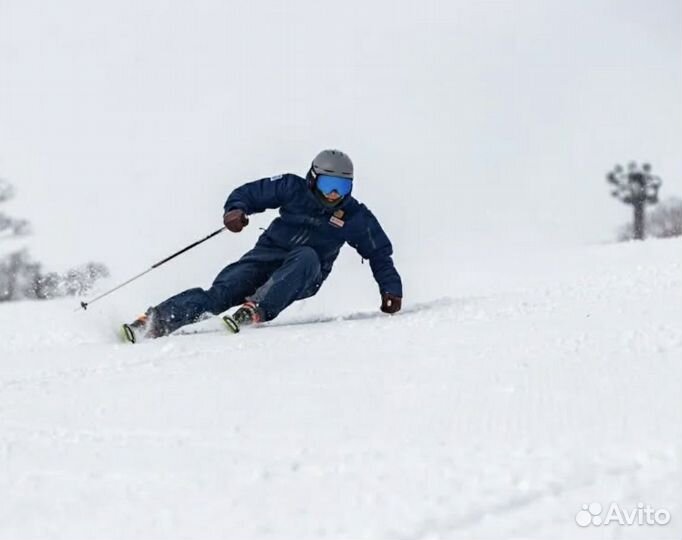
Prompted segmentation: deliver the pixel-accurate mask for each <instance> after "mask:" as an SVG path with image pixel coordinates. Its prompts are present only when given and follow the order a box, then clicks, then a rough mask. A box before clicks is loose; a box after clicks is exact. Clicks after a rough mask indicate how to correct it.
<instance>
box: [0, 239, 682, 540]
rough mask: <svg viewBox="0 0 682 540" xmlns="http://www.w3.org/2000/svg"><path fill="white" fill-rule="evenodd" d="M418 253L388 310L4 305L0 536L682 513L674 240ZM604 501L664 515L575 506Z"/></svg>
mask: <svg viewBox="0 0 682 540" xmlns="http://www.w3.org/2000/svg"><path fill="white" fill-rule="evenodd" d="M439 258H440V259H442V258H443V257H439ZM411 269H415V272H417V271H418V272H420V274H419V275H420V277H424V278H428V279H429V280H431V281H432V282H433V286H432V287H430V286H429V285H428V284H427V285H421V286H420V287H413V288H412V295H411V296H410V293H411V290H410V288H407V289H406V291H407V294H408V297H407V305H406V309H405V311H404V313H402V314H401V315H399V316H395V317H387V316H381V315H377V314H376V312H375V311H373V310H371V309H370V307H373V305H372V304H366V303H365V304H363V303H362V302H360V301H358V302H356V301H355V298H353V295H352V294H350V295H348V296H344V298H342V299H340V300H339V302H337V303H335V304H333V305H334V307H333V308H332V307H331V305H329V303H328V298H330V296H329V291H326V292H325V293H326V294H327V296H323V297H322V298H321V299H312V300H308V301H306V302H305V303H301V304H300V305H297V306H294V307H293V308H292V309H291V310H290V312H288V313H286V314H285V315H283V316H282V317H281V319H280V320H278V321H277V322H275V323H273V324H272V325H271V327H267V328H260V329H252V330H249V331H244V332H243V333H241V334H240V335H238V336H230V335H227V334H225V333H223V332H222V330H221V328H220V326H219V325H218V323H217V322H216V320H211V321H207V322H205V323H202V324H201V325H198V326H197V327H196V328H195V329H194V330H196V333H194V334H189V335H180V336H172V337H169V338H163V339H160V340H157V341H154V342H148V343H143V344H140V345H138V346H128V345H123V344H120V343H118V342H117V341H116V337H115V335H114V321H115V320H117V319H118V318H129V317H130V315H132V314H134V310H137V309H139V308H140V307H144V306H145V305H146V304H145V302H147V303H148V302H149V301H150V300H151V299H147V298H141V297H138V298H137V299H136V303H139V302H142V305H141V306H140V305H137V306H135V307H134V308H132V310H133V311H132V312H131V303H130V302H129V303H128V304H127V305H126V308H125V309H127V312H126V313H125V314H124V313H123V312H124V311H125V309H124V308H123V306H121V305H120V304H118V303H117V302H120V301H121V300H120V297H119V298H118V299H114V298H112V299H111V300H110V301H109V300H107V301H102V302H101V303H100V304H98V305H97V306H93V307H92V308H91V310H90V311H88V312H87V313H82V312H81V313H73V311H72V308H73V307H74V306H75V304H76V303H75V302H74V301H64V302H51V303H31V302H26V303H19V304H13V305H8V304H5V305H0V328H2V329H3V339H2V342H1V343H0V538H1V539H18V538H28V539H43V538H65V539H67V538H68V539H80V538H82V539H86V538H126V539H129V538H140V539H143V538H144V539H150V538H164V539H171V538H240V539H251V538H253V539H255V538H258V539H260V538H262V539H269V538H277V539H294V538H296V539H312V538H316V539H321V538H332V539H350V538H353V539H365V538H367V539H369V538H373V539H374V538H386V539H388V538H391V539H404V540H420V539H424V540H425V539H435V538H462V539H478V538H572V539H575V538H578V539H580V538H586V539H588V538H647V539H656V538H659V539H663V538H679V537H680V535H682V472H681V470H680V460H681V458H682V425H681V423H680V411H681V410H682V397H681V395H682V394H681V392H680V382H681V380H682V324H680V323H681V322H682V302H681V301H680V300H682V242H680V241H679V240H669V241H650V242H645V243H640V244H630V245H600V246H589V247H582V248H570V249H568V248H567V249H558V248H557V249H554V250H550V251H544V252H536V253H525V254H523V256H519V255H518V254H517V256H516V258H510V257H509V253H502V252H495V253H479V254H478V255H477V256H475V255H470V256H467V257H462V258H461V259H460V260H457V261H456V263H455V261H454V260H453V261H447V260H444V261H443V266H441V267H439V266H429V267H426V268H424V267H423V266H420V267H419V269H418V270H417V266H416V265H414V264H412V261H404V264H403V271H404V273H405V274H406V277H407V281H408V282H410V276H409V274H410V270H411ZM446 274H447V275H449V279H447V280H446V279H444V276H445V275H446ZM438 277H440V278H441V279H440V280H437V279H436V278H438ZM431 278H433V279H431ZM368 279H369V278H368ZM436 281H438V287H436V285H435V283H436ZM443 283H446V284H447V285H443ZM374 300H376V299H373V301H374ZM357 306H360V308H358V307H357ZM365 308H367V309H365ZM358 309H360V310H359V311H358ZM321 313H323V314H324V315H323V316H321V315H320V314H321ZM317 319H321V322H313V321H315V320H317ZM611 501H616V502H618V503H619V504H621V505H622V506H623V507H628V508H629V507H634V506H635V505H636V504H637V503H638V502H643V503H645V504H650V505H652V506H654V507H657V508H666V509H667V510H668V511H669V512H670V513H671V516H672V520H671V522H670V523H669V524H668V525H666V526H653V527H652V526H649V527H647V526H633V527H622V526H619V525H615V524H611V525H609V526H608V527H603V526H602V527H589V528H585V529H583V528H580V527H578V526H577V525H576V523H575V519H574V517H575V515H576V512H577V511H578V510H580V508H581V505H582V504H586V503H590V502H600V503H602V504H608V503H609V502H611Z"/></svg>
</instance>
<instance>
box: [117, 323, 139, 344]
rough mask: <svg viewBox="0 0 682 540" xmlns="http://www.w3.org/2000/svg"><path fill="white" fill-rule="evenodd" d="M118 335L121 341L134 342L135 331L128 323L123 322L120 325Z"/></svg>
mask: <svg viewBox="0 0 682 540" xmlns="http://www.w3.org/2000/svg"><path fill="white" fill-rule="evenodd" d="M120 337H121V341H123V342H126V343H135V342H136V339H135V332H134V331H133V329H132V328H131V327H130V325H129V324H123V325H121V331H120Z"/></svg>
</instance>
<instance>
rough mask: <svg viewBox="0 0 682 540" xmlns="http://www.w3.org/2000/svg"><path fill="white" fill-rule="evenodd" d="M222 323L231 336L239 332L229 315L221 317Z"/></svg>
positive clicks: (235, 322)
mask: <svg viewBox="0 0 682 540" xmlns="http://www.w3.org/2000/svg"><path fill="white" fill-rule="evenodd" d="M223 322H224V323H225V326H227V329H228V330H229V331H230V332H232V333H233V334H236V333H237V332H239V324H237V321H235V320H234V319H233V318H232V317H230V316H229V315H223Z"/></svg>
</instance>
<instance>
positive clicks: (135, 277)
mask: <svg viewBox="0 0 682 540" xmlns="http://www.w3.org/2000/svg"><path fill="white" fill-rule="evenodd" d="M224 230H225V227H222V228H220V229H218V230H217V231H213V232H212V233H211V234H209V235H208V236H206V237H205V238H202V239H201V240H197V241H196V242H194V243H193V244H190V245H189V246H187V247H184V248H182V249H181V250H180V251H177V252H175V253H173V255H169V256H168V257H166V258H165V259H163V260H162V261H159V262H157V263H156V264H152V265H151V266H150V267H149V268H147V269H146V270H145V271H144V272H140V273H139V274H137V275H136V276H133V277H131V278H130V279H128V280H126V281H124V282H123V283H121V284H119V285H116V287H114V288H113V289H109V290H108V291H106V292H103V293H102V294H100V295H99V296H96V297H95V298H93V299H92V300H90V301H89V302H81V305H80V307H81V308H83V309H88V306H89V305H90V304H92V303H93V302H97V300H100V299H101V298H104V297H105V296H108V295H110V294H111V293H112V292H114V291H117V290H119V289H121V288H123V287H125V286H126V285H128V284H129V283H132V282H133V281H135V280H136V279H139V278H141V277H142V276H144V275H145V274H148V273H149V272H151V271H152V270H154V269H155V268H158V267H159V266H161V265H162V264H165V263H167V262H168V261H170V260H171V259H175V257H177V256H178V255H182V254H183V253H185V251H189V250H190V249H192V248H193V247H196V246H198V245H199V244H202V243H203V242H206V240H209V239H210V238H213V237H214V236H215V235H216V234H219V233H221V232H223V231H224ZM79 309H80V308H76V309H75V311H78V310H79Z"/></svg>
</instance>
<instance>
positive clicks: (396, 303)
mask: <svg viewBox="0 0 682 540" xmlns="http://www.w3.org/2000/svg"><path fill="white" fill-rule="evenodd" d="M402 305H403V299H402V298H401V297H400V296H395V295H394V294H391V293H387V292H386V293H382V294H381V311H383V312H384V313H391V314H393V313H398V312H399V311H400V308H401V307H402Z"/></svg>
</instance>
